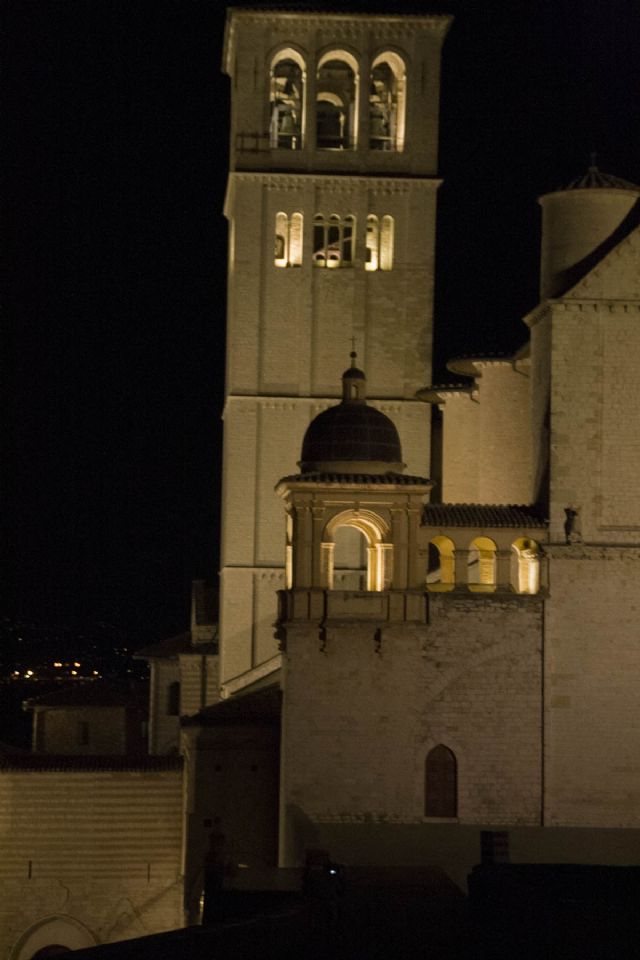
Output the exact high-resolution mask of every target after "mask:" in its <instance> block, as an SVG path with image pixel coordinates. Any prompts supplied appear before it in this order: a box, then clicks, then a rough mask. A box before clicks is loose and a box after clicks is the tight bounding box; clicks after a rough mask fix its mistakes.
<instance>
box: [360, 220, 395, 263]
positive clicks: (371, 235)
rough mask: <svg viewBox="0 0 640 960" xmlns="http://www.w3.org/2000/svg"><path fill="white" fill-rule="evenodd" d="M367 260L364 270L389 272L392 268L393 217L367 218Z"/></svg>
mask: <svg viewBox="0 0 640 960" xmlns="http://www.w3.org/2000/svg"><path fill="white" fill-rule="evenodd" d="M366 245H367V259H366V261H365V264H364V268H365V270H391V268H392V267H393V217H390V216H384V217H383V218H382V221H381V222H379V221H378V218H377V217H375V216H373V214H370V215H369V216H368V217H367V238H366Z"/></svg>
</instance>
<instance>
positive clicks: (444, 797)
mask: <svg viewBox="0 0 640 960" xmlns="http://www.w3.org/2000/svg"><path fill="white" fill-rule="evenodd" d="M424 780H425V784H424V815H425V817H457V815H458V765H457V763H456V758H455V754H454V753H453V751H451V750H449V748H448V747H445V746H444V744H442V743H439V744H438V746H437V747H434V748H433V750H430V751H429V753H428V754H427V760H426V764H425V778H424Z"/></svg>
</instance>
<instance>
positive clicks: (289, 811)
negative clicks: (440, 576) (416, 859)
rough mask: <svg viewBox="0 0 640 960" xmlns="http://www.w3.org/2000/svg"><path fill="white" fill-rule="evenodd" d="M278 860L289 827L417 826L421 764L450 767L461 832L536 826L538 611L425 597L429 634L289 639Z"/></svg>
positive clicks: (423, 630) (368, 632)
mask: <svg viewBox="0 0 640 960" xmlns="http://www.w3.org/2000/svg"><path fill="white" fill-rule="evenodd" d="M286 643H287V653H286V666H285V682H284V690H285V699H284V718H283V741H282V750H283V787H282V789H283V797H282V800H283V803H284V811H285V821H287V822H288V826H289V843H288V845H287V844H286V843H285V847H286V849H285V858H287V857H288V858H290V859H295V857H296V855H297V854H296V849H295V848H296V840H295V837H294V836H293V833H295V830H296V829H297V828H296V827H295V826H294V823H295V822H298V823H299V822H301V821H302V820H306V821H310V822H316V821H317V822H324V821H326V822H336V823H338V822H343V823H344V822H362V821H363V820H373V821H389V822H397V823H420V822H423V821H424V799H425V798H424V775H425V758H426V755H427V753H428V752H429V750H430V749H431V748H432V747H433V746H435V745H437V744H438V743H444V744H445V745H446V746H448V747H449V748H450V749H451V750H453V752H454V753H455V755H456V757H457V762H458V817H459V820H460V822H466V823H480V822H484V823H489V824H490V823H495V824H505V823H510V824H530V825H533V824H535V823H538V822H539V818H540V801H541V773H540V768H541V698H540V691H541V682H542V679H541V678H542V671H541V656H540V643H541V602H540V601H539V600H538V599H537V598H531V597H527V598H524V597H519V598H517V597H508V598H504V599H503V598H500V599H499V598H494V597H480V596H478V597H469V596H465V597H456V596H454V595H451V594H450V595H446V596H439V597H434V598H431V600H430V618H429V624H428V625H423V626H420V625H417V624H403V625H398V626H397V627H391V626H390V627H386V628H384V629H382V631H381V633H380V634H379V636H378V639H376V633H375V627H374V625H372V626H371V627H369V628H367V627H366V626H364V625H363V624H362V623H360V624H357V625H356V624H355V623H354V624H353V625H350V624H349V623H348V622H345V623H342V624H341V625H335V626H330V627H328V628H327V631H326V637H325V638H324V639H322V637H320V636H319V632H318V629H317V627H315V628H314V627H313V626H312V625H311V624H307V625H306V626H305V627H302V626H300V627H298V626H296V627H295V628H293V627H291V626H289V627H288V629H287V641H286Z"/></svg>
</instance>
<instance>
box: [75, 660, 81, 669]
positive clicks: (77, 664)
mask: <svg viewBox="0 0 640 960" xmlns="http://www.w3.org/2000/svg"><path fill="white" fill-rule="evenodd" d="M73 665H74V667H79V666H81V664H79V663H78V661H77V660H74V661H73Z"/></svg>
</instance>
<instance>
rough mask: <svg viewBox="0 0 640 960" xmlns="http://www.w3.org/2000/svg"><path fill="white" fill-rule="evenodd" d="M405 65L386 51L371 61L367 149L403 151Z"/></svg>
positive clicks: (392, 52) (400, 58)
mask: <svg viewBox="0 0 640 960" xmlns="http://www.w3.org/2000/svg"><path fill="white" fill-rule="evenodd" d="M405 115H406V66H405V62H404V60H403V58H402V57H401V56H400V55H399V54H397V53H395V52H394V51H392V50H385V51H383V52H382V53H380V54H378V56H377V57H376V58H375V60H374V61H373V64H372V65H371V77H370V86H369V148H370V149H371V150H391V151H396V152H398V153H400V152H402V150H403V149H404V134H405Z"/></svg>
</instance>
